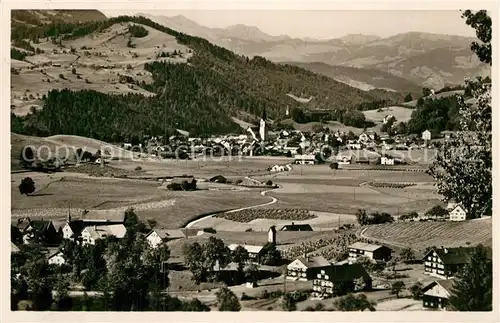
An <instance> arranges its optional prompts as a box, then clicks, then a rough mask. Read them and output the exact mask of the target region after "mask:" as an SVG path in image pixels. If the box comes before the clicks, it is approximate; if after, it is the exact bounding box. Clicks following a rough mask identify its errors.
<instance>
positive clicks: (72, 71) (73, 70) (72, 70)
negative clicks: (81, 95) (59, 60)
mask: <svg viewBox="0 0 500 323" xmlns="http://www.w3.org/2000/svg"><path fill="white" fill-rule="evenodd" d="M71 73H72V74H73V75H74V74H76V68H74V67H73V68H72V69H71Z"/></svg>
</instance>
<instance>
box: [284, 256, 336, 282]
mask: <svg viewBox="0 0 500 323" xmlns="http://www.w3.org/2000/svg"><path fill="white" fill-rule="evenodd" d="M331 265H332V264H331V263H330V262H328V260H326V259H325V258H324V257H323V256H315V257H309V256H307V255H304V256H303V257H299V258H297V259H295V260H294V261H292V262H291V263H290V264H288V266H286V279H291V280H301V281H307V280H311V279H314V277H315V274H316V272H315V271H314V270H315V269H318V270H319V269H326V268H328V267H330V266H331Z"/></svg>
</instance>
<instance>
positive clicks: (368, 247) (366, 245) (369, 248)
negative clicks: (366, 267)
mask: <svg viewBox="0 0 500 323" xmlns="http://www.w3.org/2000/svg"><path fill="white" fill-rule="evenodd" d="M348 248H353V249H358V250H365V251H375V250H377V249H380V248H387V247H385V246H380V245H376V244H371V243H365V242H355V243H353V244H352V245H350V246H348ZM388 249H389V248H388Z"/></svg>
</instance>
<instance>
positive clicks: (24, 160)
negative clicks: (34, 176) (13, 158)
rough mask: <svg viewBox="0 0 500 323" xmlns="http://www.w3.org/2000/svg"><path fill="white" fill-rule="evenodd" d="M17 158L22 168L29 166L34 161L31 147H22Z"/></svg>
mask: <svg viewBox="0 0 500 323" xmlns="http://www.w3.org/2000/svg"><path fill="white" fill-rule="evenodd" d="M19 160H20V163H21V166H22V167H23V168H28V167H30V166H31V165H32V164H33V162H34V161H35V153H34V152H33V148H31V147H30V146H26V147H23V150H22V151H21V156H20V158H19Z"/></svg>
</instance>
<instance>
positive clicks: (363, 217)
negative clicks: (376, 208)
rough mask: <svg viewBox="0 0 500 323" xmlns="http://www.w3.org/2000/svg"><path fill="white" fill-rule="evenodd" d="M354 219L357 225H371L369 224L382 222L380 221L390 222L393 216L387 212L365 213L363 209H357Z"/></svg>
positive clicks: (392, 220)
mask: <svg viewBox="0 0 500 323" xmlns="http://www.w3.org/2000/svg"><path fill="white" fill-rule="evenodd" d="M356 220H357V221H358V223H359V225H371V224H382V223H392V222H394V217H393V216H392V215H390V214H389V213H385V212H382V213H379V212H373V213H370V214H367V213H366V211H365V210H362V209H359V210H358V211H357V212H356Z"/></svg>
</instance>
